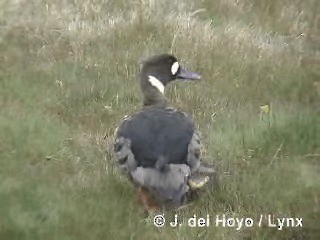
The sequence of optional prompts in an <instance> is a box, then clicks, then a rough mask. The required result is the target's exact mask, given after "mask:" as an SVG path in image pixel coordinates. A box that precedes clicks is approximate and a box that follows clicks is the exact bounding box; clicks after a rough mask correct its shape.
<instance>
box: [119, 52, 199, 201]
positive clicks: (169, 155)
mask: <svg viewBox="0 0 320 240" xmlns="http://www.w3.org/2000/svg"><path fill="white" fill-rule="evenodd" d="M175 79H181V80H197V79H200V76H199V75H198V74H196V73H193V72H189V71H186V70H185V69H183V68H182V67H181V66H180V65H179V64H178V62H177V59H176V58H175V57H174V56H172V55H169V54H162V55H157V56H154V57H151V58H149V59H148V60H146V61H144V62H143V66H142V68H141V74H140V86H141V90H142V93H143V96H144V101H143V105H144V107H143V108H142V110H141V111H139V112H137V113H135V114H133V115H132V116H130V117H126V118H125V119H124V120H123V121H122V123H121V124H120V126H119V128H118V130H117V132H116V141H115V145H114V149H115V152H116V154H117V158H118V163H119V166H120V167H121V168H122V169H124V170H125V172H126V173H127V174H128V176H129V178H130V179H131V180H132V181H133V182H134V183H135V185H138V186H140V187H142V188H143V189H144V190H143V191H141V189H140V191H139V192H146V190H148V191H150V192H151V193H153V195H154V196H155V197H156V198H157V199H162V200H165V201H167V200H171V201H173V202H175V203H177V204H181V203H183V202H184V200H185V197H186V194H187V193H188V192H189V191H190V187H192V186H193V187H194V186H197V183H196V182H191V185H190V182H188V181H190V177H191V175H192V173H194V172H197V171H198V169H199V167H200V140H199V137H198V134H197V132H196V131H195V127H194V123H193V120H192V118H191V117H189V116H188V115H186V114H185V113H182V112H179V111H177V110H175V109H172V108H168V107H167V105H166V99H165V97H164V87H165V86H166V84H168V83H169V82H171V81H173V80H175ZM201 184H202V183H201V182H200V185H201ZM198 185H199V184H198ZM144 199H146V198H144Z"/></svg>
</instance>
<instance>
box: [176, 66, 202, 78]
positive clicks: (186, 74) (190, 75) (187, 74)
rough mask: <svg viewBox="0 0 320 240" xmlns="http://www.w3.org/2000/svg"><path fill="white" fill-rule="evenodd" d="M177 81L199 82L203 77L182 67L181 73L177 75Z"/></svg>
mask: <svg viewBox="0 0 320 240" xmlns="http://www.w3.org/2000/svg"><path fill="white" fill-rule="evenodd" d="M177 79H179V80H182V81H188V80H199V79H201V76H200V75H199V74H198V73H195V72H191V71H188V70H186V69H184V68H182V67H180V71H179V73H178V75H177Z"/></svg>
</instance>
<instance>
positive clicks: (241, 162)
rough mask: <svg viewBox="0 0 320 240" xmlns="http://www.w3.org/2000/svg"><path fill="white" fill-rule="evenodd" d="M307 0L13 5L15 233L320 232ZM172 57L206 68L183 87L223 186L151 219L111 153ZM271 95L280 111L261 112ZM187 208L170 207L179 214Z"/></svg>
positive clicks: (0, 150) (1, 133)
mask: <svg viewBox="0 0 320 240" xmlns="http://www.w3.org/2000/svg"><path fill="white" fill-rule="evenodd" d="M319 8H320V6H319V1H317V0H308V1H302V0H296V1H277V0H271V1H270V0H262V1H258V0H256V1H252V0H251V1H235V2H234V1H227V0H215V1H209V0H201V1H189V0H185V1H182V2H179V3H178V2H173V3H172V1H161V2H160V1H151V0H149V1H147V0H140V1H102V0H97V1H86V0H81V1H33V2H32V3H31V2H30V1H26V0H19V1H15V2H12V1H2V2H1V3H0V9H1V11H0V164H1V167H0V239H318V238H319V236H320V229H319V220H320V177H319V171H320V164H319V160H320V129H319V128H320V117H319V102H320V101H319V100H320V97H319V95H320V81H319V79H320V68H319V66H320V58H319V54H320V48H319V40H320V19H319V17H318V13H319V12H320V9H319ZM163 52H172V53H174V54H175V55H176V56H177V57H178V58H179V59H181V63H182V64H183V65H185V66H187V67H188V68H190V69H192V70H194V71H197V72H199V73H201V74H202V76H203V80H202V81H200V82H198V83H190V84H183V83H174V84H172V85H170V86H168V88H167V90H166V96H167V97H168V99H169V100H170V104H171V105H172V106H175V107H177V108H178V109H180V110H183V111H185V112H189V113H191V114H192V115H193V116H194V119H195V121H196V124H197V127H198V129H199V130H200V132H201V133H202V134H201V135H202V142H203V145H204V146H203V157H204V159H205V160H206V161H208V162H211V163H213V164H215V165H216V166H217V169H218V172H219V179H220V187H219V188H215V189H208V191H207V192H206V193H204V194H203V196H202V197H201V198H200V199H198V200H197V201H196V202H195V203H194V204H193V205H192V206H190V207H189V208H187V209H184V210H182V211H180V212H179V217H180V219H181V221H183V222H184V223H186V222H187V220H188V218H190V217H192V216H193V215H194V214H197V215H198V216H206V215H207V214H209V215H210V217H211V221H212V222H211V226H210V227H208V228H191V227H187V226H186V225H184V226H182V227H180V228H171V227H169V226H166V227H164V228H161V229H157V228H156V227H154V226H153V224H152V223H151V222H147V221H145V219H144V214H143V211H142V209H141V207H140V205H139V203H138V201H137V198H136V195H135V192H134V190H133V189H132V187H131V185H130V183H129V182H128V181H127V180H126V179H124V177H123V176H121V174H120V173H119V172H118V171H117V170H116V169H115V168H114V167H115V162H114V161H115V159H114V157H113V156H112V153H111V151H110V147H111V146H112V142H113V133H114V131H115V129H116V127H117V125H118V123H119V121H120V120H121V119H122V117H123V116H125V115H127V114H130V113H132V112H134V111H136V110H138V109H139V108H140V107H141V94H140V90H139V84H138V74H139V67H140V66H139V62H140V61H141V60H143V59H145V58H146V57H148V56H150V55H152V54H157V53H163ZM265 104H268V105H269V106H270V107H271V111H270V112H268V113H266V112H263V111H262V110H261V106H263V105H265ZM217 214H226V216H227V217H239V218H241V217H250V218H253V219H254V221H255V223H256V222H257V221H258V219H259V216H260V214H263V215H267V214H274V215H275V216H277V217H300V218H303V227H302V228H286V229H284V230H282V231H279V230H276V229H275V228H270V227H267V226H265V225H264V226H263V227H260V228H259V227H257V226H256V224H255V225H254V226H253V227H252V228H242V229H241V230H240V231H237V230H236V229H235V228H227V227H225V228H224V227H221V226H219V227H216V226H214V219H215V216H216V215H217ZM173 215H174V212H167V213H166V216H167V217H168V219H171V218H172V217H173Z"/></svg>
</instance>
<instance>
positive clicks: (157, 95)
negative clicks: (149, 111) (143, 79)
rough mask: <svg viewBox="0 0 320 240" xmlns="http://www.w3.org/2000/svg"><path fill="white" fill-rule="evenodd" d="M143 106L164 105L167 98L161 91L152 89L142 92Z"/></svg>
mask: <svg viewBox="0 0 320 240" xmlns="http://www.w3.org/2000/svg"><path fill="white" fill-rule="evenodd" d="M143 106H155V107H166V106H167V100H166V98H165V97H164V95H163V94H162V93H161V92H159V91H156V90H153V89H152V91H151V92H148V93H147V92H145V93H144V99H143Z"/></svg>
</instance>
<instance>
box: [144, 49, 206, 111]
mask: <svg viewBox="0 0 320 240" xmlns="http://www.w3.org/2000/svg"><path fill="white" fill-rule="evenodd" d="M200 78H201V77H200V75H199V74H197V73H195V72H190V71H187V70H186V69H184V68H183V67H182V66H180V64H179V62H178V60H177V59H176V57H174V56H173V55H170V54H162V55H156V56H153V57H151V58H149V59H147V60H146V61H144V62H143V63H142V69H141V75H140V84H141V89H142V92H143V95H144V105H145V106H150V105H152V106H153V105H155V106H165V105H166V99H165V97H164V88H165V86H166V85H167V84H168V83H169V82H171V81H174V80H177V79H178V80H182V81H190V80H198V79H200Z"/></svg>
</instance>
